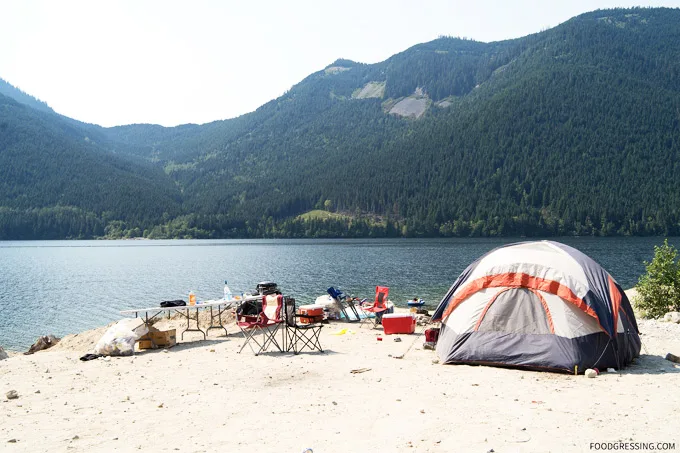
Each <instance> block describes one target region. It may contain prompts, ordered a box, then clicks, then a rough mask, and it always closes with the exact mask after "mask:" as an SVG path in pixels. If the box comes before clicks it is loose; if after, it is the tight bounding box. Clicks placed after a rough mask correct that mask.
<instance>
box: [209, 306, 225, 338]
mask: <svg viewBox="0 0 680 453" xmlns="http://www.w3.org/2000/svg"><path fill="white" fill-rule="evenodd" d="M226 310H227V307H225V308H222V307H221V306H218V307H217V319H218V321H219V324H217V325H215V323H214V321H215V314H213V307H210V326H209V327H208V328H207V329H205V331H206V332H208V331H209V330H210V329H224V335H225V336H226V335H227V334H228V332H227V328H226V327H224V323H223V322H222V314H223V313H224V312H225V311H226Z"/></svg>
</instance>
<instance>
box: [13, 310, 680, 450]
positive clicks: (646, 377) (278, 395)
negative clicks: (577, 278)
mask: <svg viewBox="0 0 680 453" xmlns="http://www.w3.org/2000/svg"><path fill="white" fill-rule="evenodd" d="M638 323H639V325H640V331H641V333H642V336H641V337H642V340H643V349H642V353H641V357H640V358H639V359H638V360H636V362H635V363H634V364H633V365H632V366H631V367H629V368H627V369H625V370H623V371H621V372H614V373H602V374H600V376H598V377H597V378H594V379H588V378H586V377H584V376H583V375H579V376H573V375H565V374H558V373H546V372H533V371H522V370H513V369H502V368H493V367H482V366H466V365H455V366H454V365H441V364H439V363H437V360H436V359H437V357H436V355H435V352H434V351H431V350H424V349H423V342H424V336H423V333H422V332H423V329H424V327H420V326H419V327H417V329H416V333H415V334H412V335H384V334H383V333H382V331H380V330H378V329H375V330H371V329H369V328H366V327H364V328H359V326H358V325H356V324H345V323H343V322H331V323H330V324H327V325H325V326H324V328H323V329H322V334H321V342H322V345H323V347H324V349H325V353H323V354H321V353H318V352H314V353H310V352H304V353H301V354H299V355H297V356H296V355H293V354H292V353H290V354H282V353H279V352H278V351H277V352H269V353H265V354H262V355H260V356H255V355H253V354H252V352H251V351H250V350H249V349H248V348H246V349H244V351H243V352H242V353H241V354H238V353H237V351H238V349H239V348H240V345H241V344H242V341H243V340H242V339H241V337H240V335H239V334H237V332H238V329H237V328H236V326H234V325H233V324H230V325H228V326H227V329H228V335H226V336H225V335H224V333H223V332H222V333H221V334H218V331H216V330H213V331H211V334H210V336H209V338H208V340H207V341H202V336H201V335H200V334H197V333H191V332H189V333H187V334H185V336H184V341H180V339H179V335H178V342H179V343H178V345H177V346H175V347H173V348H171V349H169V350H167V351H166V350H146V351H142V352H139V353H136V354H135V355H134V356H132V357H111V358H106V359H104V358H99V359H96V360H91V361H80V360H79V358H80V357H81V356H82V355H84V354H86V353H88V352H91V351H92V347H93V346H94V343H96V341H97V340H98V339H99V338H100V337H101V335H102V334H103V332H104V331H105V330H106V328H105V327H102V328H101V329H96V330H93V331H88V332H84V333H81V334H78V335H72V336H68V337H65V338H64V339H63V340H62V341H61V342H60V343H59V344H58V345H57V346H55V347H53V348H51V349H49V350H46V351H41V352H38V353H36V354H33V355H14V356H12V357H10V358H9V359H6V360H2V361H0V417H1V418H2V423H0V450H1V451H7V452H37V451H50V452H112V451H140V450H141V451H154V452H155V451H160V452H164V451H168V452H174V451H180V452H216V451H222V452H226V451H229V452H233V451H235V452H246V451H247V452H251V451H252V452H290V453H300V452H302V451H303V450H304V449H305V448H311V449H312V450H313V452H314V453H328V452H482V453H485V452H491V451H493V452H548V451H551V452H571V451H574V452H583V451H598V450H597V449H596V447H593V446H591V443H601V442H610V443H611V442H616V443H619V442H640V443H642V442H651V443H654V444H656V443H658V442H668V443H671V444H674V445H675V446H674V448H675V449H676V450H677V449H680V434H679V433H680V431H679V430H678V428H679V427H680V415H678V413H679V412H678V407H680V394H679V393H678V391H677V389H678V388H680V365H677V364H674V363H672V362H670V361H667V360H664V357H665V355H666V353H668V352H672V353H674V354H676V355H680V324H670V323H663V322H658V321H653V320H643V319H638ZM179 325H180V321H179V320H170V321H168V320H163V321H161V322H160V323H159V324H158V327H159V328H161V329H164V328H167V327H179ZM343 328H346V329H348V332H347V333H345V334H344V335H333V334H334V333H337V332H338V331H340V330H341V329H343ZM178 332H179V331H178ZM377 337H382V341H378V340H377ZM396 338H400V339H401V341H399V342H397V341H395V339H396ZM199 340H200V341H199ZM399 357H401V358H399ZM357 370H359V371H360V372H357ZM353 371H354V372H353ZM10 390H15V391H16V392H17V393H18V395H19V397H18V398H17V399H11V400H8V399H7V398H6V397H5V395H6V393H7V392H9V391H10ZM656 448H657V450H658V449H659V447H656ZM599 451H608V450H606V449H605V448H600V449H599ZM609 451H613V450H609ZM638 451H652V450H638ZM670 451H673V450H672V449H671V450H670Z"/></svg>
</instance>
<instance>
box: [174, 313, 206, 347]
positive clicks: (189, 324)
mask: <svg viewBox="0 0 680 453" xmlns="http://www.w3.org/2000/svg"><path fill="white" fill-rule="evenodd" d="M180 312H181V313H182V316H186V318H187V328H186V329H184V331H183V332H182V337H181V338H182V340H184V332H201V333H202V334H203V339H204V340H205V339H206V338H207V336H206V334H205V332H204V331H202V330H201V326H200V325H199V322H198V307H197V308H196V328H195V329H192V328H191V308H187V309H186V310H181V311H180Z"/></svg>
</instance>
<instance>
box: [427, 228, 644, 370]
mask: <svg viewBox="0 0 680 453" xmlns="http://www.w3.org/2000/svg"><path fill="white" fill-rule="evenodd" d="M432 319H433V321H441V323H442V326H441V330H440V333H439V340H438V342H437V348H436V350H437V354H438V355H439V358H440V362H441V363H469V364H483V365H497V366H509V367H521V368H529V369H538V370H553V371H565V372H570V373H573V372H575V371H576V372H579V373H583V372H584V371H585V370H586V369H587V368H595V367H597V368H599V369H606V368H616V369H620V368H623V367H624V366H626V365H628V364H630V363H631V362H632V361H633V359H634V358H636V357H638V356H639V355H640V336H639V332H638V327H637V322H636V321H635V315H634V313H633V310H632V308H631V305H630V302H629V301H628V298H627V297H626V294H625V293H624V292H623V290H622V289H621V287H620V286H619V284H618V283H616V281H615V280H614V279H613V278H612V277H611V276H610V275H609V274H608V273H607V271H605V270H604V269H603V268H602V267H601V266H600V265H599V264H597V263H596V262H595V261H593V259H591V258H590V257H588V256H586V255H585V254H583V253H582V252H580V251H578V250H576V249H575V248H572V247H569V246H567V245H564V244H561V243H559V242H553V241H537V242H520V243H515V244H509V245H506V246H503V247H499V248H497V249H494V250H492V251H490V252H488V253H487V254H485V255H483V256H482V257H480V258H479V259H477V261H475V262H474V263H472V264H470V265H469V266H468V267H467V269H465V271H463V273H462V274H461V275H460V276H459V277H458V279H457V280H456V281H455V282H454V283H453V286H451V289H449V291H448V293H447V294H446V296H444V298H443V299H442V301H441V302H440V303H439V306H438V307H437V309H436V310H435V312H434V315H433V317H432Z"/></svg>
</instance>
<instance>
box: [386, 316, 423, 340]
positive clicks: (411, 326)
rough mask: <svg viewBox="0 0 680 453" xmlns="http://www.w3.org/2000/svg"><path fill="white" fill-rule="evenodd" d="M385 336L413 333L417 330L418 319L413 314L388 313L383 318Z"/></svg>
mask: <svg viewBox="0 0 680 453" xmlns="http://www.w3.org/2000/svg"><path fill="white" fill-rule="evenodd" d="M382 325H383V330H384V331H385V335H391V334H395V333H413V332H415V330H416V318H415V316H413V315H412V314H411V313H388V314H385V315H383V317H382Z"/></svg>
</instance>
